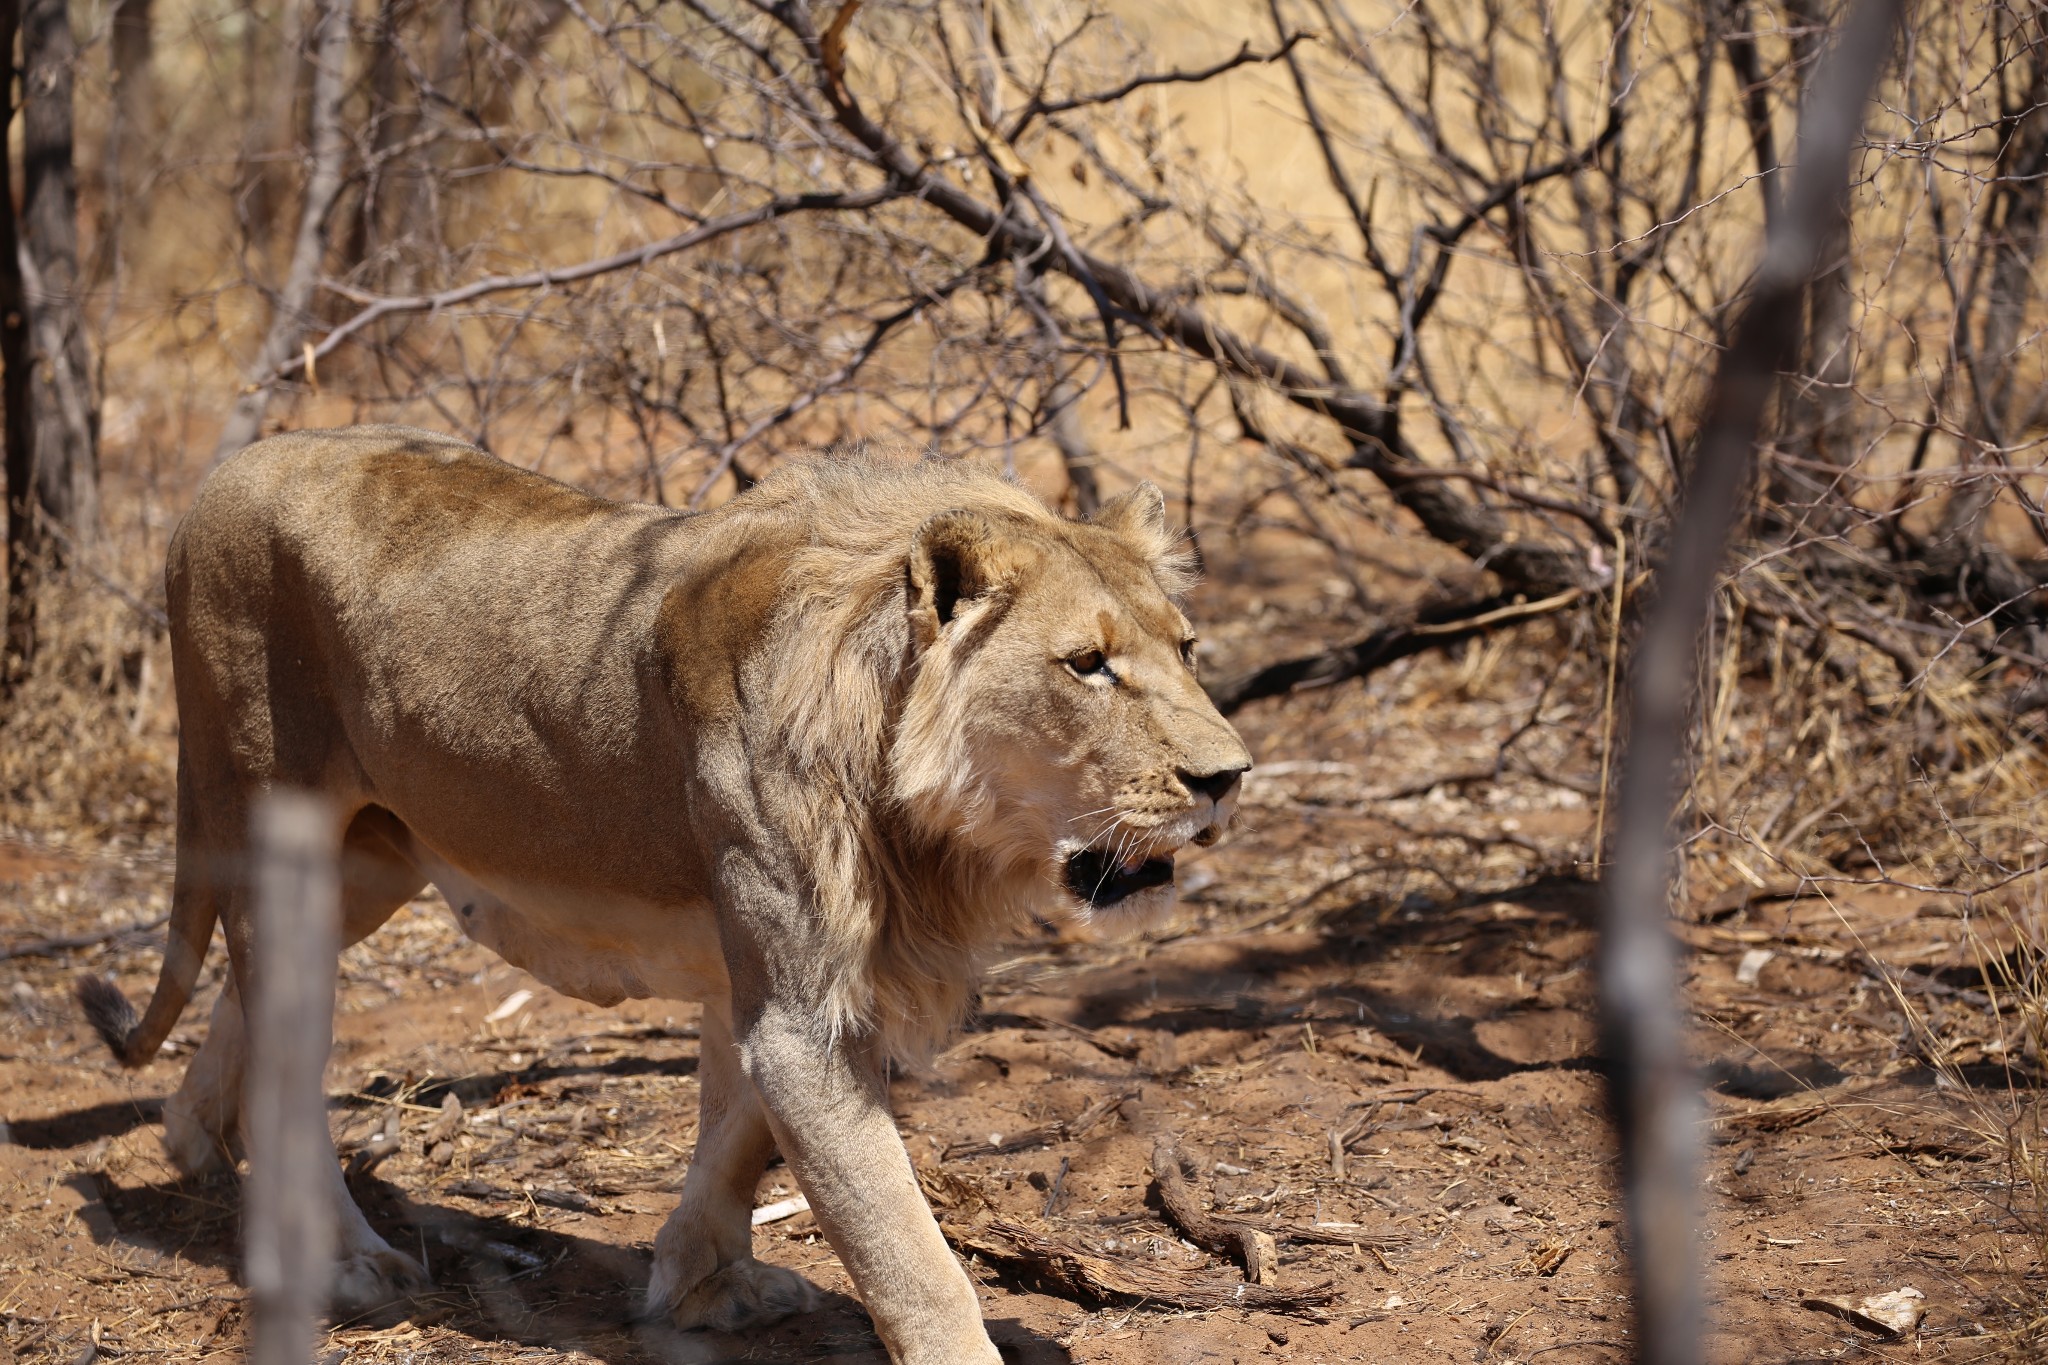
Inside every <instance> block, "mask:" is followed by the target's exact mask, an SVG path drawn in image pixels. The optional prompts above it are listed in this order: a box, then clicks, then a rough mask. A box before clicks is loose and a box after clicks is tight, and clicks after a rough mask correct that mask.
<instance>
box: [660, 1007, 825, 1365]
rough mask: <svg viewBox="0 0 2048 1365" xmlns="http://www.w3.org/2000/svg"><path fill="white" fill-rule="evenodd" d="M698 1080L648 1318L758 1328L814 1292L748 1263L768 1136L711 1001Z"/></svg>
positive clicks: (787, 1273)
mask: <svg viewBox="0 0 2048 1365" xmlns="http://www.w3.org/2000/svg"><path fill="white" fill-rule="evenodd" d="M697 1083H698V1087H699V1095H700V1099H699V1103H698V1121H697V1150H696V1152H695V1153H694V1154H693V1155H692V1156H691V1158H690V1173H689V1175H688V1176H687V1177H686V1178H685V1179H684V1181H683V1199H682V1203H680V1204H679V1205H677V1206H676V1211H675V1212H674V1213H673V1214H670V1215H669V1219H668V1222H666V1223H664V1224H663V1225H662V1229H661V1234H660V1235H659V1236H658V1237H656V1238H655V1239H654V1274H653V1276H652V1277H651V1278H650V1279H649V1280H648V1283H647V1312H648V1315H649V1316H650V1317H652V1316H667V1317H668V1318H670V1319H671V1320H672V1321H673V1322H674V1323H675V1324H676V1326H678V1327H683V1328H692V1327H709V1328H712V1329H714V1330H717V1331H721V1332H738V1331H744V1330H745V1329H747V1328H750V1327H763V1326H766V1325H768V1324H769V1323H772V1322H777V1321H779V1320H781V1319H783V1318H786V1317H788V1316H789V1315H790V1314H792V1313H798V1312H802V1311H804V1310H806V1309H808V1308H811V1307H812V1306H813V1305H815V1304H816V1302H817V1298H818V1295H817V1291H816V1290H815V1289H813V1288H812V1287H811V1285H810V1282H809V1281H807V1280H805V1279H804V1278H803V1277H802V1276H801V1275H798V1274H797V1273H796V1272H795V1271H791V1270H784V1269H782V1268H781V1267H780V1266H772V1265H766V1264H763V1263H762V1262H760V1261H757V1260H755V1259H754V1255H753V1249H754V1229H753V1218H752V1215H753V1209H754V1187H755V1185H756V1184H757V1183H758V1182H759V1181H760V1178H761V1172H762V1171H763V1170H765V1169H766V1168H767V1165H768V1158H769V1157H771V1156H772V1155H774V1152H775V1136H774V1134H773V1133H772V1132H770V1131H769V1127H768V1116H767V1114H766V1113H765V1112H764V1111H763V1110H762V1108H761V1099H760V1096H758V1095H756V1094H755V1093H754V1086H753V1083H752V1082H751V1081H749V1080H748V1079H747V1077H746V1073H745V1072H744V1071H742V1070H741V1069H740V1060H739V1053H738V1051H737V1050H736V1049H735V1048H734V1047H733V1041H732V1032H731V1029H730V1028H729V1027H728V1025H727V1024H726V1021H725V1017H724V1014H723V1012H722V1010H721V1008H720V1007H719V1006H717V1005H715V1004H707V1005H706V1006H705V1007H704V1023H703V1027H702V1029H701V1030H700V1040H699V1049H698V1062H697Z"/></svg>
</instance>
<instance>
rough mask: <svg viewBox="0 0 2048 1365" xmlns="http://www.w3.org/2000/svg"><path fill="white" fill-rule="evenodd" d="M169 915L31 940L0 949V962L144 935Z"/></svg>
mask: <svg viewBox="0 0 2048 1365" xmlns="http://www.w3.org/2000/svg"><path fill="white" fill-rule="evenodd" d="M170 918H171V917H170V916H169V915H158V916H157V917H156V918H155V919H153V920H148V921H146V922H144V923H141V924H124V925H121V926H120V927H119V928H116V929H102V930H100V931H99V932H98V933H92V934H60V935H58V936H56V937H54V938H32V939H29V940H27V941H26V942H23V943H17V944H15V945H13V946H12V947H9V948H0V962H9V961H12V960H13V959H15V958H17V957H49V956H52V955H54V954H56V953H68V952H71V951H72V950H73V949H76V948H91V947H94V946H95V945H97V944H101V943H111V942H113V941H114V940H115V939H117V938H127V937H129V936H130V935H132V934H146V933H148V932H149V931H150V930H152V929H159V928H162V927H163V926H164V925H165V924H166V923H168V922H169V921H170Z"/></svg>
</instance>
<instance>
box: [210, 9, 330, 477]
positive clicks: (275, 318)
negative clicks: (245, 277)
mask: <svg viewBox="0 0 2048 1365" xmlns="http://www.w3.org/2000/svg"><path fill="white" fill-rule="evenodd" d="M315 4H316V11H315V14H314V17H313V22H312V24H311V26H310V28H309V31H308V38H309V40H310V45H311V47H312V50H313V109H312V131H313V164H312V167H311V173H310V174H309V175H308V176H307V177H306V197H305V200H304V202H303V203H302V204H301V205H300V208H299V228H298V232H297V233H296V234H295V235H294V237H293V241H292V259H291V264H290V265H289V266H287V267H286V269H285V277H284V284H283V286H282V287H281V288H280V289H279V290H278V291H277V303H276V307H275V308H274V310H273V311H272V313H271V315H270V329H269V331H267V332H266V333H265V334H264V337H263V345H262V347H261V348H260V349H259V350H258V351H257V353H256V363H255V365H254V367H253V373H252V374H251V376H250V378H251V382H250V383H249V384H248V386H247V387H245V388H244V389H243V391H242V392H241V393H240V394H239V395H238V396H237V397H236V399H235V405H234V407H233V408H232V409H231V410H230V411H229V413H228V417H227V421H226V422H225V423H223V424H222V426H221V433H220V441H219V444H217V445H216V446H215V447H214V451H213V458H214V461H215V462H216V463H218V462H219V461H220V460H223V459H225V458H226V457H227V456H229V455H232V454H233V453H234V452H235V451H237V450H240V449H241V448H242V447H243V446H245V445H248V444H249V443H250V442H251V441H253V440H255V439H256V438H257V437H258V436H261V435H262V434H263V414H264V413H265V412H266V411H268V410H269V407H270V390H271V387H272V385H273V384H274V383H275V382H276V375H277V371H278V369H279V368H280V367H281V366H282V365H283V364H284V362H285V361H286V360H287V359H289V358H290V357H291V356H292V355H293V354H294V353H296V352H297V350H298V348H299V343H300V341H301V339H302V338H303V337H304V336H305V331H306V318H307V313H306V309H307V305H309V304H310V303H311V302H312V300H313V286H314V285H315V284H316V283H318V281H319V275H320V261H321V258H322V257H323V256H324V255H325V254H326V251H327V219H328V215H329V211H330V210H332V209H333V207H334V199H335V196H336V195H337V194H338V193H339V192H340V190H341V162H342V156H343V154H344V153H345V152H346V151H347V150H348V140H347V138H346V136H345V135H344V134H343V131H342V127H341V97H342V93H343V76H344V71H343V67H344V66H345V65H346V63H347V60H348V36H349V35H348V24H349V6H348V4H347V0H315Z"/></svg>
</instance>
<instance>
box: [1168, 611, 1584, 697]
mask: <svg viewBox="0 0 2048 1365" xmlns="http://www.w3.org/2000/svg"><path fill="white" fill-rule="evenodd" d="M1585 595H1586V594H1585V591H1584V590H1583V589H1581V588H1568V589H1566V590H1565V591H1564V592H1561V593H1557V594H1555V595H1554V596H1551V597H1544V598H1540V599H1538V600H1537V601H1534V602H1510V603H1504V602H1502V601H1501V599H1499V598H1497V597H1489V598H1485V599H1482V600H1480V601H1477V602H1463V603H1458V604H1456V605H1453V606H1447V607H1441V608H1437V609H1434V610H1431V611H1428V612H1426V613H1425V614H1424V616H1423V617H1422V619H1419V620H1416V621H1411V622H1407V623H1404V624H1402V625H1397V626H1382V627H1380V628H1379V629H1378V630H1376V631H1374V632H1373V633H1372V634H1370V635H1368V636H1366V637H1365V638H1364V639H1363V640H1359V641H1357V642H1356V643H1354V644H1349V645H1340V646H1338V647H1337V648H1335V649H1329V650H1325V651H1323V652H1322V653H1320V654H1310V655H1307V656H1305V657H1302V658H1298V659H1285V660H1282V661H1281V662H1279V663H1276V664H1268V665H1266V666H1265V667H1264V668H1256V669H1253V670H1252V671H1251V672H1249V673H1240V674H1238V675H1236V676H1235V677H1230V678H1219V679H1217V680H1216V681H1214V682H1210V683H1205V684H1203V689H1204V690H1205V691H1206V692H1208V694H1209V700H1211V701H1212V702H1214V703H1216V709H1217V710H1219V711H1221V712H1223V714H1225V715H1226V716H1227V715H1229V714H1231V713H1232V712H1234V711H1236V710H1237V709H1238V708H1239V707H1241V706H1243V705H1244V704H1245V703H1246V702H1251V701H1257V700H1258V699H1259V698H1261V697H1277V696H1281V695H1283V694H1285V693H1289V692H1300V691H1304V690H1306V689H1308V688H1312V687H1330V686H1332V685H1334V684H1336V683H1340V682H1346V681H1348V680H1350V679H1352V678H1363V677H1365V676H1366V675H1367V674H1370V673H1374V672H1377V671H1378V670H1380V669H1382V668H1385V667H1386V666H1387V665H1388V664H1391V663H1397V662H1399V661H1400V660H1402V659H1405V658H1408V657H1409V656H1410V655H1414V654H1420V653H1422V652H1423V651H1424V650H1429V649H1442V648H1443V647H1445V646H1446V645H1454V644H1457V643H1458V642H1460V641H1462V640H1469V639H1472V638H1473V637H1474V636H1478V635H1484V634H1486V633H1487V632H1488V631H1491V630H1494V629H1497V628H1499V627H1502V626H1509V625H1514V624H1517V623H1519V622H1522V621H1528V620H1533V619H1534V618H1536V617H1539V616H1549V615H1552V614H1554V613H1556V612H1560V611H1563V610H1564V609H1565V608H1566V607H1569V606H1571V605H1572V604H1574V603H1576V602H1578V601H1579V600H1580V599H1581V598H1583V597H1584V596H1585Z"/></svg>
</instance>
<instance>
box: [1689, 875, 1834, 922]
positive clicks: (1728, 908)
mask: <svg viewBox="0 0 2048 1365" xmlns="http://www.w3.org/2000/svg"><path fill="white" fill-rule="evenodd" d="M1812 885H1813V881H1812V879H1811V878H1808V877H1766V878H1765V879H1764V884H1763V885H1762V886H1758V885H1756V884H1755V883H1753V882H1746V881H1745V882H1737V883H1735V885H1733V886H1730V887H1727V888H1725V889H1723V890H1721V891H1719V892H1717V893H1716V894H1714V895H1712V896H1709V897H1707V899H1706V900H1704V901H1702V902H1700V906H1699V908H1698V909H1697V910H1695V911H1694V912H1693V918H1694V919H1695V920H1697V921H1699V922H1700V923H1702V924H1718V923H1720V922H1721V921H1722V920H1724V919H1727V918H1728V917H1729V916H1731V915H1734V914H1736V913H1737V912H1739V911H1743V910H1747V909H1748V908H1749V907H1750V906H1752V905H1755V904H1757V903H1758V902H1759V901H1789V900H1797V899H1798V898H1799V897H1801V896H1803V895H1805V894H1806V892H1807V889H1808V888H1809V887H1811V886H1812Z"/></svg>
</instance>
